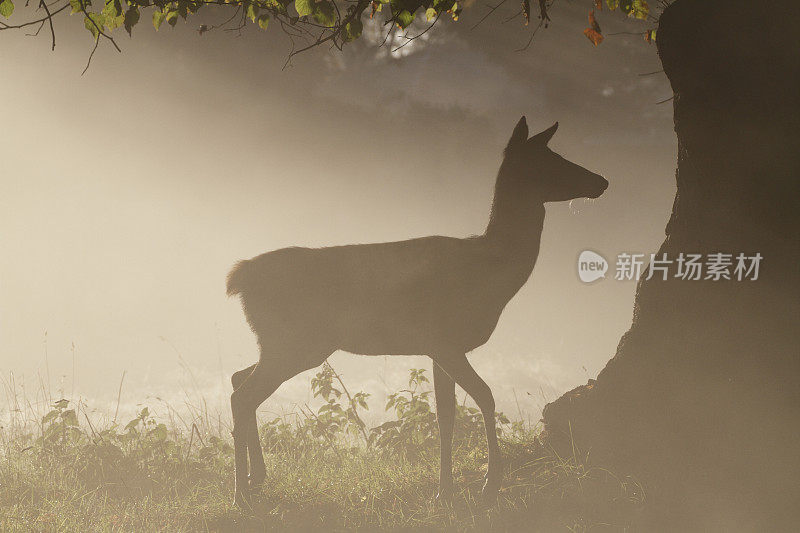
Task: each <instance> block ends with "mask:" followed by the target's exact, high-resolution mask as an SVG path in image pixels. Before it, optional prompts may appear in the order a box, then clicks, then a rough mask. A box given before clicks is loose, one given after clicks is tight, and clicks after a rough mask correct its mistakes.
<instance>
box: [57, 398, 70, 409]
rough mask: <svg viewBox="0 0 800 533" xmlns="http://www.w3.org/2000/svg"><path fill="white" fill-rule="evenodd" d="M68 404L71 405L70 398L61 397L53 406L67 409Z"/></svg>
mask: <svg viewBox="0 0 800 533" xmlns="http://www.w3.org/2000/svg"><path fill="white" fill-rule="evenodd" d="M68 405H69V400H67V399H65V398H61V399H60V400H58V401H57V402H55V403H54V404H53V407H55V408H56V409H66V408H67V406H68Z"/></svg>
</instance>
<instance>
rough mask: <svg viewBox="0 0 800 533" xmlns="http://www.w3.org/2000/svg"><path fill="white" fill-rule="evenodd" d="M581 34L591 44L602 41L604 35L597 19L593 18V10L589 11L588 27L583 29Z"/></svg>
mask: <svg viewBox="0 0 800 533" xmlns="http://www.w3.org/2000/svg"><path fill="white" fill-rule="evenodd" d="M583 34H584V35H585V36H586V37H587V38H588V39H589V40H590V41H592V44H594V45H595V46H597V45H598V44H600V43H602V42H603V39H604V37H603V34H602V30H600V24H598V23H597V19H595V18H594V10H592V11H589V27H588V28H586V29H585V30H583Z"/></svg>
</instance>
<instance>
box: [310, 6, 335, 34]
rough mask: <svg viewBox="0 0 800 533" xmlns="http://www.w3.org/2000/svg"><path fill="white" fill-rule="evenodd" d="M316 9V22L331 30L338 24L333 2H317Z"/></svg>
mask: <svg viewBox="0 0 800 533" xmlns="http://www.w3.org/2000/svg"><path fill="white" fill-rule="evenodd" d="M314 7H315V9H314V20H316V21H317V22H319V23H320V24H322V25H323V26H327V27H329V28H330V27H331V26H333V25H334V24H335V23H336V11H335V9H334V7H333V3H332V2H329V1H328V0H322V1H321V2H317V3H316V4H315V6H314Z"/></svg>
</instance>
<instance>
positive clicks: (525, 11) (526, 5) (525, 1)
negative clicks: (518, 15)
mask: <svg viewBox="0 0 800 533" xmlns="http://www.w3.org/2000/svg"><path fill="white" fill-rule="evenodd" d="M522 16H523V17H525V25H526V26H527V25H528V24H529V23H530V21H531V0H522Z"/></svg>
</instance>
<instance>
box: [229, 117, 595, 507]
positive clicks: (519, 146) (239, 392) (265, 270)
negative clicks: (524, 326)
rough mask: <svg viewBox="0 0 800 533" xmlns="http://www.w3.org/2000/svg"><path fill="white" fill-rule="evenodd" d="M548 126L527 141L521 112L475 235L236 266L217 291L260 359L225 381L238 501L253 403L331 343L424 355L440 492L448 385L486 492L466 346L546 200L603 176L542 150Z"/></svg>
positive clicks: (588, 191)
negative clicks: (459, 404) (471, 427)
mask: <svg viewBox="0 0 800 533" xmlns="http://www.w3.org/2000/svg"><path fill="white" fill-rule="evenodd" d="M557 128H558V123H556V124H554V125H553V126H552V127H550V128H549V129H547V130H545V131H543V132H541V133H539V134H538V135H535V136H534V137H531V138H530V139H529V138H528V126H527V124H526V121H525V117H522V118H521V119H520V120H519V122H518V123H517V125H516V127H515V128H514V132H513V133H512V135H511V139H510V140H509V142H508V146H507V147H506V149H505V155H504V158H503V162H502V164H501V166H500V171H499V172H498V176H497V181H496V184H495V193H494V202H493V205H492V211H491V217H490V220H489V224H488V226H487V228H486V231H485V232H484V233H483V234H482V235H478V236H472V237H468V238H463V239H462V238H453V237H443V236H431V237H422V238H417V239H410V240H406V241H400V242H387V243H376V244H357V245H349V246H334V247H329V248H313V249H312V248H284V249H281V250H275V251H272V252H268V253H265V254H262V255H259V256H257V257H254V258H252V259H249V260H245V261H240V262H239V263H237V264H236V265H235V266H234V268H233V269H232V270H231V272H230V274H229V275H228V285H227V292H228V294H229V295H235V294H238V295H239V296H240V299H241V303H242V308H243V310H244V314H245V316H246V318H247V321H248V323H249V324H250V327H251V329H252V330H253V332H254V333H255V335H256V337H257V339H258V346H259V348H260V356H259V361H258V363H256V364H254V365H252V366H250V367H248V368H246V369H244V370H241V371H239V372H236V373H235V374H233V377H232V378H231V381H232V384H233V388H234V392H233V394H232V395H231V410H232V414H233V432H232V434H233V441H234V456H235V468H236V485H235V503H236V504H237V505H244V504H246V503H247V501H248V500H249V495H250V490H251V489H253V488H255V487H258V486H260V485H261V484H262V483H263V482H264V479H265V476H266V469H265V465H264V458H263V455H262V451H261V444H260V442H259V438H258V430H257V426H256V408H257V407H258V406H259V405H260V404H261V403H262V402H264V400H266V399H267V398H268V397H269V396H270V395H271V394H272V393H273V392H274V391H275V390H276V389H277V388H278V387H279V386H280V385H281V383H283V382H284V381H286V380H287V379H289V378H291V377H293V376H295V375H297V374H299V373H300V372H302V371H304V370H308V369H311V368H314V367H316V366H318V365H320V364H322V363H323V362H324V361H325V359H327V357H328V356H329V355H330V354H331V353H333V352H334V351H336V350H344V351H347V352H351V353H354V354H361V355H428V356H429V357H430V358H431V359H432V360H433V376H434V395H435V398H436V412H437V418H438V424H439V431H440V439H441V452H440V453H441V468H440V478H439V493H438V497H439V498H449V497H450V496H451V495H452V492H453V479H452V458H451V452H452V438H453V423H454V419H455V401H456V400H455V384H456V383H458V384H459V385H460V386H461V387H462V388H463V389H464V390H465V391H466V392H467V394H469V395H470V397H471V398H472V399H473V400H474V401H475V403H476V404H477V405H478V407H479V408H480V410H481V413H482V415H483V421H484V426H485V430H486V439H487V444H488V452H489V456H488V467H487V472H486V477H485V483H484V486H483V496H484V497H485V498H486V499H487V500H492V499H493V498H494V497H495V496H496V494H497V491H498V489H499V488H500V483H501V478H502V470H501V465H500V452H499V449H498V445H497V432H496V428H495V402H494V398H493V396H492V391H491V390H490V389H489V387H488V385H486V383H485V382H484V381H483V379H481V377H480V376H479V375H478V374H477V373H476V372H475V370H474V369H473V368H472V366H471V365H470V363H469V361H468V360H467V357H466V353H467V352H469V351H471V350H473V349H475V348H477V347H478V346H481V345H482V344H484V343H485V342H486V341H487V340H488V339H489V336H490V335H491V334H492V332H493V331H494V329H495V326H496V324H497V321H498V319H499V318H500V314H501V313H502V311H503V308H504V307H505V305H506V304H507V303H508V301H509V300H510V299H511V298H512V297H513V296H514V295H515V294H516V293H517V291H518V290H519V289H520V288H521V287H522V286H523V285H524V284H525V282H526V281H527V279H528V277H529V276H530V274H531V272H532V271H533V267H534V264H535V263H536V258H537V256H538V254H539V243H540V239H541V233H542V228H543V224H544V215H545V208H544V203H545V202H555V201H562V200H570V199H573V198H581V197H590V198H597V197H598V196H600V195H601V194H602V193H603V191H605V189H606V188H607V187H608V182H607V181H606V180H605V179H604V178H603V177H602V176H600V175H598V174H594V173H592V172H590V171H588V170H586V169H584V168H582V167H580V166H578V165H576V164H574V163H571V162H569V161H567V160H565V159H564V158H562V157H561V156H559V155H558V154H556V153H555V152H553V151H551V150H550V149H549V148H548V147H547V143H548V141H549V140H550V139H551V137H552V136H553V134H554V133H555V131H556V129H557ZM248 455H249V462H250V465H249V466H250V471H249V475H248ZM248 481H249V483H248Z"/></svg>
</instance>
